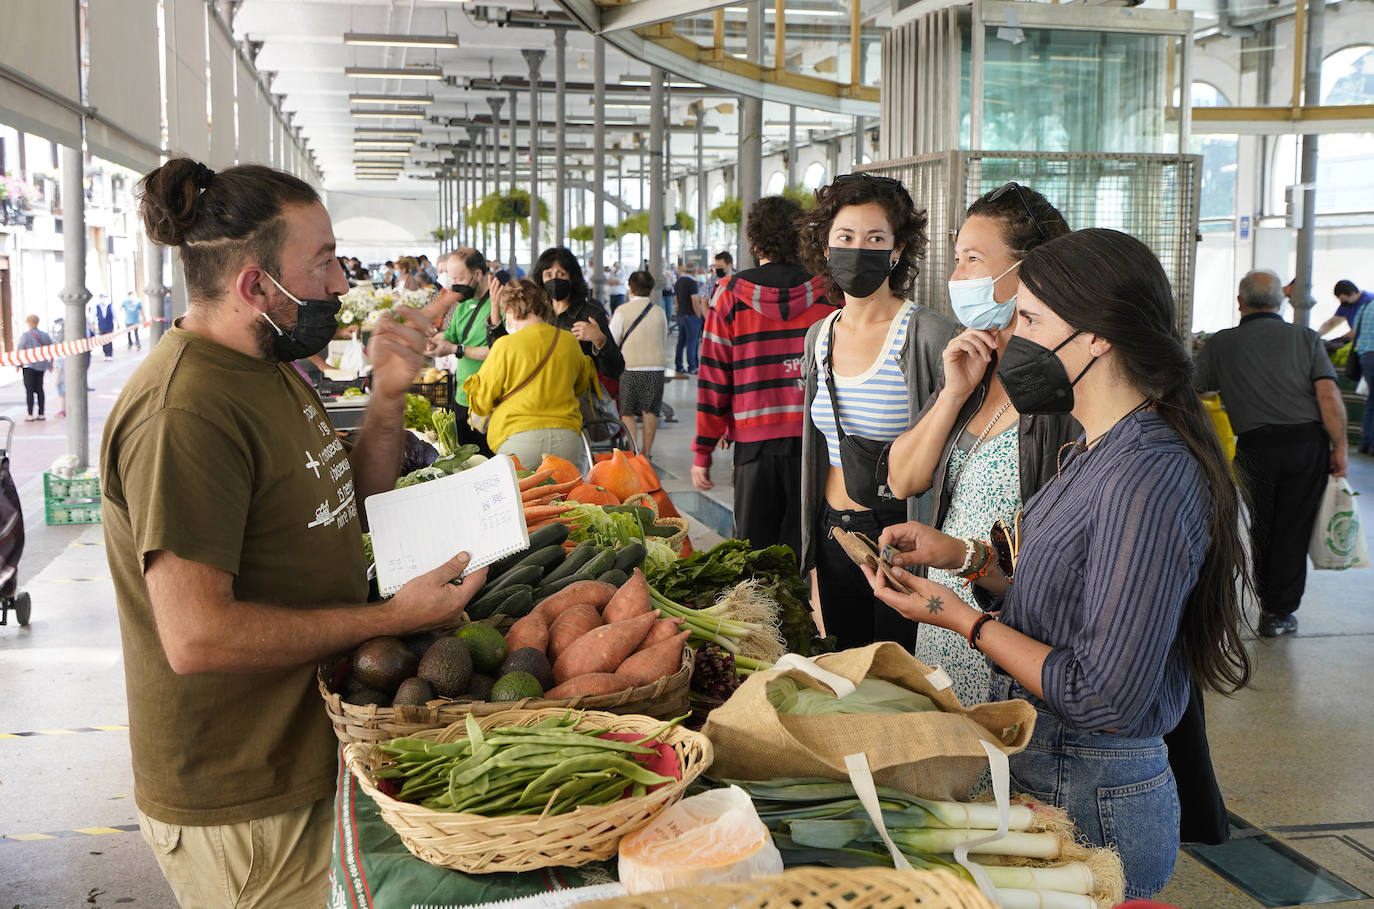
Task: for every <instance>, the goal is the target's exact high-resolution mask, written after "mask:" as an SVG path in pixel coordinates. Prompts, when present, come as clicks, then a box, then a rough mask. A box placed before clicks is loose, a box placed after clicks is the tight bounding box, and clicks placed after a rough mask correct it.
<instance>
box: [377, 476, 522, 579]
mask: <svg viewBox="0 0 1374 909" xmlns="http://www.w3.org/2000/svg"><path fill="white" fill-rule="evenodd" d="M363 507H364V508H365V509H366V510H367V523H368V527H369V529H370V530H371V532H372V553H373V555H374V556H375V557H376V560H377V585H378V587H379V588H380V589H381V592H382V595H383V596H388V597H389V596H391V595H392V594H394V593H395V592H396V591H398V590H400V589H401V586H402V585H403V584H405V583H406V582H407V581H410V580H413V579H414V578H417V577H419V576H420V575H422V574H424V573H425V572H428V571H433V570H434V569H435V568H438V567H439V566H440V565H442V564H444V563H445V562H447V561H448V560H449V559H451V558H453V557H454V556H456V555H457V554H458V553H460V552H466V553H468V554H469V555H471V556H472V561H471V562H470V563H468V567H467V571H466V572H464V574H467V573H469V572H473V571H476V570H477V569H478V568H481V567H482V566H483V565H490V564H491V563H492V562H495V561H496V560H497V559H500V558H502V557H504V556H507V555H510V554H511V553H513V552H519V551H521V550H522V549H526V548H528V547H529V545H530V535H529V531H528V530H527V529H526V528H525V511H524V507H523V506H522V504H521V502H520V486H519V483H518V482H517V481H516V478H515V464H514V463H513V462H512V461H511V459H510V458H508V457H506V456H505V455H497V456H496V457H494V458H492V459H491V460H489V461H487V462H486V463H485V464H479V465H477V466H476V467H473V468H471V469H469V470H464V471H460V472H459V473H455V474H450V475H449V476H447V477H444V478H443V479H441V480H430V481H429V482H427V483H416V484H415V485H414V486H407V487H405V488H403V489H393V490H390V491H389V492H379V493H377V494H376V495H373V496H368V497H367V500H366V502H364V505H363Z"/></svg>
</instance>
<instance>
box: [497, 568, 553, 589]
mask: <svg viewBox="0 0 1374 909" xmlns="http://www.w3.org/2000/svg"><path fill="white" fill-rule="evenodd" d="M543 577H544V569H542V568H540V567H539V566H538V565H519V566H517V567H515V568H512V569H511V570H510V571H508V572H506V573H505V574H503V575H501V577H499V578H497V579H496V581H495V583H494V584H493V586H492V588H491V589H492V590H493V591H498V590H504V589H505V588H507V587H511V586H513V585H515V584H528V585H530V586H533V585H535V584H538V583H539V580H540V579H541V578H543Z"/></svg>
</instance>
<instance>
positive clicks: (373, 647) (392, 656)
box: [353, 637, 419, 694]
mask: <svg viewBox="0 0 1374 909" xmlns="http://www.w3.org/2000/svg"><path fill="white" fill-rule="evenodd" d="M418 663H419V661H418V660H417V659H416V657H415V654H413V653H411V652H410V648H409V647H407V646H406V645H405V642H404V641H402V640H401V639H400V638H391V637H384V638H373V639H372V640H370V641H364V642H363V643H361V644H359V645H358V649H357V650H355V651H354V652H353V675H354V676H356V677H357V679H358V681H360V682H362V683H363V684H364V685H366V686H367V687H369V688H375V689H377V690H378V691H384V692H386V693H387V694H393V693H395V691H396V688H397V687H398V686H399V685H400V684H401V683H402V682H404V681H405V680H406V679H408V678H410V677H411V676H413V675H414V674H415V667H416V666H417V665H418Z"/></svg>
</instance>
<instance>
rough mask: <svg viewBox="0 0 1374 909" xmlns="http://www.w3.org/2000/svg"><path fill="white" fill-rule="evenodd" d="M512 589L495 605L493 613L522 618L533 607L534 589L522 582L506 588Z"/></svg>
mask: <svg viewBox="0 0 1374 909" xmlns="http://www.w3.org/2000/svg"><path fill="white" fill-rule="evenodd" d="M508 589H510V590H512V591H513V593H511V595H510V596H508V597H506V599H505V600H503V601H502V603H501V605H500V606H498V607H496V612H495V613H493V614H494V615H508V616H512V617H514V618H517V619H523V618H524V617H525V616H527V615H529V614H530V612H531V611H532V610H533V609H534V589H533V588H531V587H528V586H526V585H524V584H520V585H517V586H515V587H511V588H508Z"/></svg>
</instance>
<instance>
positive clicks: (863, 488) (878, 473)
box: [824, 316, 894, 508]
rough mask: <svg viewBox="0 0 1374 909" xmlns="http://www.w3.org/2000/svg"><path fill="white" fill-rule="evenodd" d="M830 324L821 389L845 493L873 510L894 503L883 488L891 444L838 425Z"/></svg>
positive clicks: (885, 485) (835, 319) (832, 334)
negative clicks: (827, 404)
mask: <svg viewBox="0 0 1374 909" xmlns="http://www.w3.org/2000/svg"><path fill="white" fill-rule="evenodd" d="M838 321H839V316H836V317H835V318H834V319H831V320H830V329H829V331H828V332H827V333H826V338H825V363H824V367H825V387H826V389H827V390H828V391H829V392H830V409H831V412H832V413H833V414H834V415H835V434H836V435H837V436H839V439H840V470H841V471H842V472H843V473H844V488H845V492H847V493H849V497H850V498H851V499H853V500H854V501H855V502H857V503H859V504H860V505H862V506H864V507H865V508H877V507H878V506H880V505H884V504H891V503H892V502H893V501H894V497H893V495H892V492H891V491H890V490H889V489H888V488H887V453H888V449H890V448H891V447H892V443H891V442H883V441H881V440H879V439H867V438H864V437H863V436H852V435H849V434H848V433H846V432H845V431H844V426H842V425H841V424H840V405H839V401H838V399H837V398H836V396H835V369H834V366H833V361H834V351H835V323H836V322H838Z"/></svg>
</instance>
